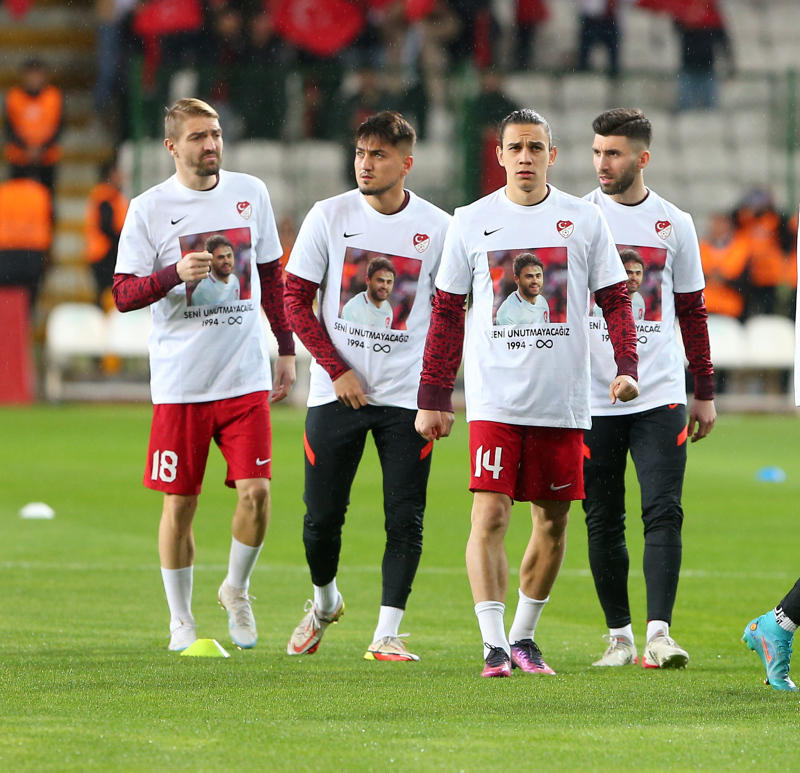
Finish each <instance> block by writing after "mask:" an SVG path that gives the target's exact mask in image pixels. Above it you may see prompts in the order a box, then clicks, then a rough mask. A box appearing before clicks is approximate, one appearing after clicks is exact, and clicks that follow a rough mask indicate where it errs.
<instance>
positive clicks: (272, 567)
mask: <svg viewBox="0 0 800 773" xmlns="http://www.w3.org/2000/svg"><path fill="white" fill-rule="evenodd" d="M194 568H195V571H197V572H225V571H227V570H228V565H227V564H195V567H194ZM20 569H21V570H26V571H47V572H108V571H117V572H120V571H140V572H157V571H158V565H157V564H120V563H48V562H44V561H0V571H2V570H7V571H13V570H20ZM255 571H256V572H259V573H264V572H287V573H293V574H303V575H305V574H308V568H307V567H305V566H299V565H297V564H267V565H262V566H257V567H256V569H255ZM343 572H353V573H356V574H358V573H361V574H380V572H381V567H380V566H378V565H375V566H348V565H343V564H341V565H340V566H339V573H340V574H341V573H343ZM417 574H422V575H450V576H456V577H458V576H460V577H465V576H466V574H467V570H466V569H465V568H461V567H448V566H420V568H419V570H418V571H417ZM509 574H512V575H518V574H519V570H517V569H509ZM560 576H562V577H591V572H590V571H589V569H562V570H561V573H560ZM629 576H630V577H634V578H638V577H642V572H641V571H640V570H631V571H630V572H629ZM681 579H685V580H796V579H797V577H796V575H794V574H790V573H788V572H743V571H737V572H718V571H707V570H705V569H684V570H682V571H681Z"/></svg>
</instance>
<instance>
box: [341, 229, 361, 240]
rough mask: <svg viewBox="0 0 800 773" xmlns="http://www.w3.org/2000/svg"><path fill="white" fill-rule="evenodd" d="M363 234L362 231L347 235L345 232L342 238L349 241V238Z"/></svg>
mask: <svg viewBox="0 0 800 773" xmlns="http://www.w3.org/2000/svg"><path fill="white" fill-rule="evenodd" d="M363 233H364V232H363V231H359V232H358V233H357V234H349V233H347V231H345V232H344V238H345V239H349V238H350V237H351V236H361V234H363Z"/></svg>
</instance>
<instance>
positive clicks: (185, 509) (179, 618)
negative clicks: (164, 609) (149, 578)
mask: <svg viewBox="0 0 800 773" xmlns="http://www.w3.org/2000/svg"><path fill="white" fill-rule="evenodd" d="M195 512H197V496H196V495H192V496H185V495H182V494H165V495H164V508H163V510H162V513H161V523H160V525H159V530H158V552H159V557H160V559H161V577H162V579H163V581H164V591H165V593H166V595H167V605H168V606H169V613H170V624H169V630H170V634H171V637H170V644H169V649H170V650H171V651H173V652H181V651H182V650H185V649H186V648H187V647H189V646H191V645H192V644H194V642H195V641H196V640H197V633H196V631H195V623H194V617H193V615H192V582H193V577H194V533H193V531H192V521H193V520H194V515H195Z"/></svg>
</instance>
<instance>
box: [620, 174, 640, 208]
mask: <svg viewBox="0 0 800 773" xmlns="http://www.w3.org/2000/svg"><path fill="white" fill-rule="evenodd" d="M648 193H649V191H648V190H647V188H646V187H645V184H644V179H643V177H642V175H637V177H636V179H635V180H634V181H633V183H632V184H631V187H630V188H628V190H626V191H623V192H622V193H614V194H612V196H611V198H612V199H613V200H614V201H616V202H617V204H625V205H626V206H629V207H632V206H635V205H636V204H641V203H642V202H643V201H644V200H645V199H646V198H647V194H648Z"/></svg>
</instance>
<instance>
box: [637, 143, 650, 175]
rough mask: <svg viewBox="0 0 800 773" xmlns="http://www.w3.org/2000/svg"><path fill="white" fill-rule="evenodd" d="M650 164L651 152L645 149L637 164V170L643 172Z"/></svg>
mask: <svg viewBox="0 0 800 773" xmlns="http://www.w3.org/2000/svg"><path fill="white" fill-rule="evenodd" d="M649 163H650V151H649V150H647V148H645V149H644V150H643V151H642V152H641V153H640V154H639V159H638V160H637V162H636V169H637V170H638V171H640V172H641V171H642V169H644V168H645V167H646V166H647V165H648V164H649Z"/></svg>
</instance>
